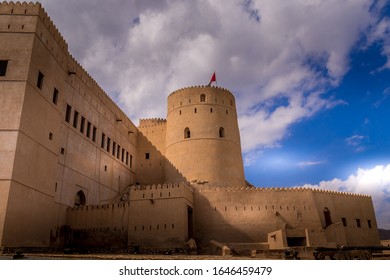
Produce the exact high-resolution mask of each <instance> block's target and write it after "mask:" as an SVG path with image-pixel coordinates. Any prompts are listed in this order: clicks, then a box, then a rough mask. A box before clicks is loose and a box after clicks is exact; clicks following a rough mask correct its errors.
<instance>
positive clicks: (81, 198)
mask: <svg viewBox="0 0 390 280" xmlns="http://www.w3.org/2000/svg"><path fill="white" fill-rule="evenodd" d="M74 205H75V206H81V205H85V194H84V192H83V191H78V192H77V193H76V196H75V198H74Z"/></svg>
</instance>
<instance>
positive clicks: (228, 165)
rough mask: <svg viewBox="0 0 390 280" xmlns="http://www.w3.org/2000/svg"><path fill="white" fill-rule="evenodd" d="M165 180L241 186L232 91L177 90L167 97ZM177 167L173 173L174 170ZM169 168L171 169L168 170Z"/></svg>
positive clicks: (241, 174)
mask: <svg viewBox="0 0 390 280" xmlns="http://www.w3.org/2000/svg"><path fill="white" fill-rule="evenodd" d="M167 112H168V113H167V130H166V150H165V156H166V158H167V160H168V165H169V167H170V168H166V171H167V172H166V175H165V176H166V178H165V181H166V182H177V180H180V179H182V178H177V175H176V174H177V171H179V172H180V173H181V174H182V175H183V176H184V177H185V178H186V179H187V180H188V181H190V182H191V181H194V180H197V182H198V183H202V182H204V183H206V182H208V183H209V184H212V185H219V186H244V185H245V177H244V168H243V163H242V154H241V143H240V133H239V129H238V123H237V112H236V105H235V99H234V96H233V94H232V93H231V92H230V91H228V90H226V89H223V88H220V87H211V86H197V87H188V88H183V89H179V90H177V91H175V92H173V93H171V94H170V95H169V96H168V110H167ZM174 169H177V170H176V172H174V171H175V170H174ZM169 170H171V172H170V171H169Z"/></svg>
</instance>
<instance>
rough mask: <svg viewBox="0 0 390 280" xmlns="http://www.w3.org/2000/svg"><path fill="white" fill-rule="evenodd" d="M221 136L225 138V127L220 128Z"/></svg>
mask: <svg viewBox="0 0 390 280" xmlns="http://www.w3.org/2000/svg"><path fill="white" fill-rule="evenodd" d="M219 138H225V129H224V128H223V127H220V128H219Z"/></svg>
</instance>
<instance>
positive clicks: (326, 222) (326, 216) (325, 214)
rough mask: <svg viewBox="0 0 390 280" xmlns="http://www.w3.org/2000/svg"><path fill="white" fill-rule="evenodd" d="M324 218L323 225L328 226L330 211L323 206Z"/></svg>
mask: <svg viewBox="0 0 390 280" xmlns="http://www.w3.org/2000/svg"><path fill="white" fill-rule="evenodd" d="M324 218H325V227H328V226H330V225H331V224H332V218H331V216H330V211H329V209H328V208H327V207H325V208H324Z"/></svg>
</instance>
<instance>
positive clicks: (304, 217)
mask: <svg viewBox="0 0 390 280" xmlns="http://www.w3.org/2000/svg"><path fill="white" fill-rule="evenodd" d="M194 189H195V192H194V205H196V212H195V229H196V231H197V232H196V236H198V237H199V239H200V241H201V242H203V241H207V240H210V239H214V240H218V241H220V242H228V243H229V242H249V243H250V242H266V241H267V234H268V233H270V232H274V231H277V230H286V231H287V238H290V237H294V238H301V239H302V240H305V238H306V233H305V231H306V230H307V229H310V230H311V231H314V232H318V233H321V232H324V233H325V234H326V235H327V242H334V243H337V244H345V242H344V241H343V240H341V239H338V237H340V236H347V237H348V238H347V240H348V242H349V245H352V244H353V245H358V244H365V245H367V246H368V245H375V244H376V242H377V240H378V239H377V225H376V221H375V213H374V211H373V205H372V201H371V197H370V196H368V195H361V194H354V193H347V192H337V191H328V190H322V189H310V188H254V187H208V186H196V187H195V188H194ZM327 215H328V216H327ZM329 217H330V218H329ZM343 223H344V224H345V225H343ZM306 241H307V240H306ZM302 242H303V241H302ZM321 242H322V241H321ZM343 242H344V243H343ZM325 245H326V244H322V245H321V246H325Z"/></svg>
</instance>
